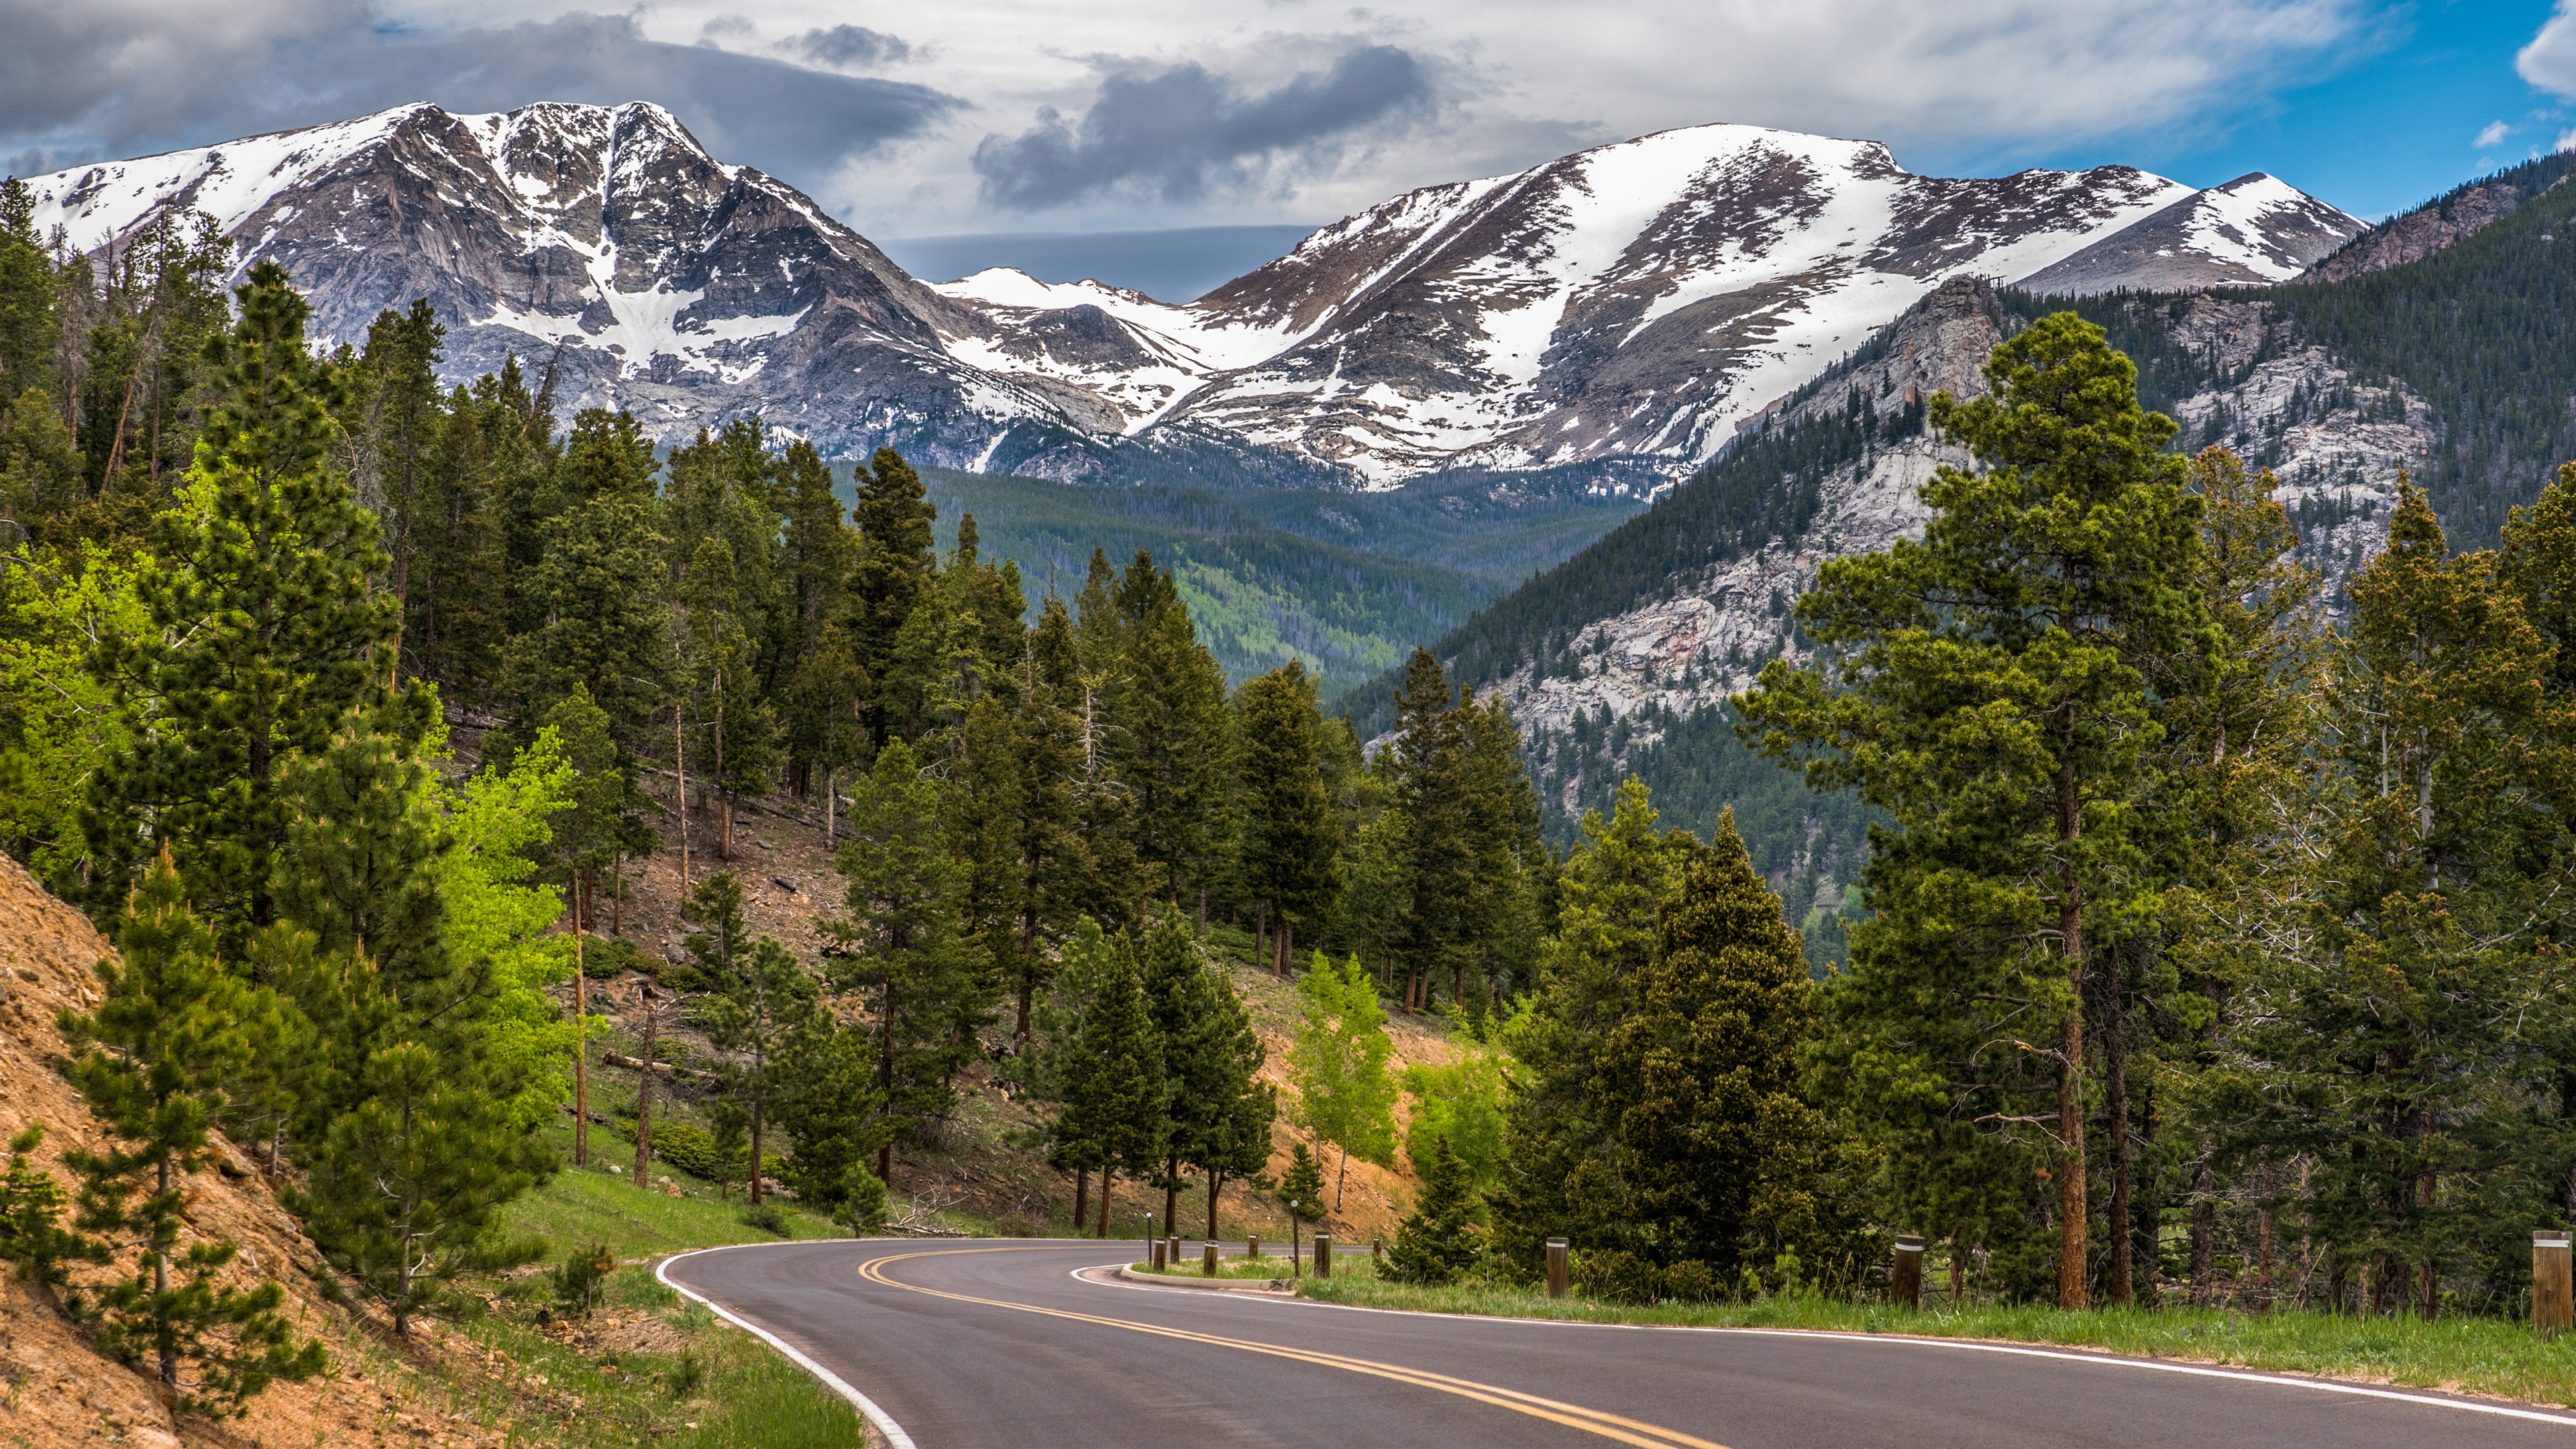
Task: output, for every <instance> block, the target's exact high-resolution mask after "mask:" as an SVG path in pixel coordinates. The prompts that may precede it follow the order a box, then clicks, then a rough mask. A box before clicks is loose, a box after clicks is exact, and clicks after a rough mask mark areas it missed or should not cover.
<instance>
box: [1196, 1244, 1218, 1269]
mask: <svg viewBox="0 0 2576 1449" xmlns="http://www.w3.org/2000/svg"><path fill="white" fill-rule="evenodd" d="M1199 1272H1200V1274H1201V1275H1202V1276H1204V1277H1209V1278H1213V1277H1215V1276H1216V1244H1214V1243H1210V1244H1208V1245H1207V1254H1206V1256H1204V1257H1202V1258H1201V1259H1200V1260H1199Z"/></svg>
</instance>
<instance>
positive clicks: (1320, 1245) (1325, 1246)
mask: <svg viewBox="0 0 2576 1449" xmlns="http://www.w3.org/2000/svg"><path fill="white" fill-rule="evenodd" d="M1315 1276H1316V1277H1318V1278H1330V1277H1332V1276H1333V1235H1332V1234H1330V1233H1317V1234H1316V1235H1315Z"/></svg>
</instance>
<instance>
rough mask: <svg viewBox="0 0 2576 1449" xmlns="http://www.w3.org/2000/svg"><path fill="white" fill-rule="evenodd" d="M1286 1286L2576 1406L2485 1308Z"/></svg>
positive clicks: (1491, 1311)
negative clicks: (2052, 1304) (2429, 1317)
mask: <svg viewBox="0 0 2576 1449" xmlns="http://www.w3.org/2000/svg"><path fill="white" fill-rule="evenodd" d="M1297 1291H1298V1292H1299V1293H1301V1294H1303V1295H1304V1296H1306V1297H1309V1298H1313V1299H1317V1300H1319V1301H1321V1302H1325V1303H1346V1304H1352V1305H1355V1306H1359V1307H1367V1308H1396V1309H1409V1310H1412V1311H1415V1312H1424V1313H1465V1314H1482V1315H1486V1316H1491V1317H1500V1318H1549V1319H1567V1320H1572V1321H1575V1322H1583V1323H1644V1324H1667V1325H1672V1326H1675V1327H1689V1328H1798V1329H1815V1330H1823V1331H1829V1332H1838V1333H1887V1334H1913V1335H1920V1336H1924V1337H1931V1338H1964V1339H1988V1340H1996V1341H2002V1342H2007V1343H2033V1344H2054V1345H2060V1346H2064V1347H2070V1348H2089V1349H2098V1350H2101V1351H2103V1352H2107V1353H2118V1354H2127V1355H2130V1356H2132V1357H2136V1358H2170V1359H2188V1360H2192V1361H2195V1362H2202V1363H2215V1364H2228V1365H2232V1366H2235V1367H2239V1368H2250V1369H2263V1370H2267V1371H2271V1372H2277V1373H2296V1374H2313V1375H2316V1376H2318V1377H2321V1378H2335V1379H2348V1380H2353V1381H2356V1382H2362V1383H2373V1384H2392V1385H2400V1386H2403V1387H2407V1388H2420V1389H2432V1390H2436V1391H2439V1392H2445V1393H2457V1394H2474V1395H2478V1396H2480V1397H2483V1398H2494V1399H2513V1400H2518V1401H2520V1402H2524V1403H2533V1404H2548V1405H2552V1406H2556V1407H2576V1340H2569V1339H2561V1340H2560V1341H2558V1342H2556V1343H2543V1342H2541V1341H2540V1340H2539V1339H2538V1338H2537V1337H2535V1336H2534V1335H2533V1333H2532V1331H2531V1329H2530V1328H2529V1326H2527V1325H2524V1324H2519V1323H2508V1322H2504V1321H2502V1320H2499V1319H2492V1318H2445V1319H2437V1320H2435V1321H2434V1322H2431V1323H2426V1322H2423V1321H2422V1320H2420V1319H2416V1318H2374V1319H2369V1320H2366V1321H2365V1320H2358V1319H2352V1318H2330V1317H2327V1316H2325V1315H2323V1314H2317V1313H2298V1312H2291V1311H2287V1310H2284V1311H2281V1312H2276V1313H2272V1314H2270V1315H2256V1314H2250V1313H2237V1312H2230V1311H2227V1310H2223V1309H2207V1308H2165V1309H2161V1310H2157V1311H2153V1312H2149V1311H2144V1310H2133V1309H2099V1310H2093V1311H2088V1312H2080V1313H2078V1312H2066V1311H2062V1310H2059V1309H2055V1308H2038V1307H1993V1308H1964V1309H1960V1310H1958V1311H1956V1312H1945V1311H1939V1310H1925V1311H1923V1312H1919V1313H1909V1312H1906V1311H1904V1310H1901V1309H1896V1308H1890V1307H1888V1306H1886V1305H1884V1304H1856V1303H1842V1302H1836V1301H1832V1300H1829V1299H1823V1298H1813V1297H1803V1296H1800V1297H1779V1298H1764V1299H1758V1300H1755V1301H1753V1302H1750V1303H1698V1304H1679V1303H1667V1304H1660V1305H1657V1306H1655V1307H1652V1308H1638V1307H1629V1306H1625V1305H1622V1304H1616V1303H1604V1302H1601V1301H1598V1300H1595V1299H1589V1298H1549V1297H1546V1296H1545V1295H1543V1294H1539V1293H1534V1292H1522V1291H1519V1290H1516V1289H1510V1288H1497V1287H1487V1286H1471V1285H1462V1286H1455V1287H1446V1288H1418V1287H1410V1286H1407V1285H1403V1284H1397V1283H1388V1282H1384V1281H1381V1280H1378V1279H1375V1278H1361V1277H1356V1276H1354V1277H1335V1278H1332V1279H1328V1280H1322V1281H1318V1280H1315V1279H1311V1278H1310V1279H1307V1280H1306V1281H1304V1282H1303V1283H1300V1284H1299V1285H1298V1289H1297Z"/></svg>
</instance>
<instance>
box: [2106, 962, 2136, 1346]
mask: <svg viewBox="0 0 2576 1449" xmlns="http://www.w3.org/2000/svg"><path fill="white" fill-rule="evenodd" d="M2113 955H2114V956H2115V957H2116V956H2117V953H2116V952H2114V953H2113ZM2112 969H2113V970H2115V971H2116V970H2117V969H2118V967H2117V966H2116V965H2114V966H2113V968H2112ZM2109 985H2110V988H2111V989H2110V999H2109V1001H2108V1002H2106V1003H2105V1004H2104V1007H2103V1015H2102V1087H2103V1096H2104V1097H2105V1098H2107V1100H2106V1101H2105V1102H2104V1104H2103V1117H2104V1118H2105V1119H2106V1120H2107V1121H2108V1122H2109V1123H2110V1126H2111V1222H2110V1228H2111V1301H2112V1302H2113V1303H2115V1304H2117V1305H2119V1306H2120V1307H2122V1308H2127V1307H2129V1306H2131V1305H2132V1304H2134V1303H2135V1302H2136V1301H2137V1295H2136V1291H2135V1284H2134V1282H2133V1279H2132V1276H2131V1263H2130V1245H2131V1243H2132V1242H2133V1241H2134V1240H2135V1238H2136V1236H2137V1235H2136V1234H2135V1233H2134V1232H2133V1231H2131V1229H2130V1225H2129V1053H2128V1043H2127V1038H2128V1031H2127V1022H2126V1020H2125V1018H2126V1015H2127V1012H2126V1010H2125V1006H2126V1002H2125V1000H2124V996H2123V993H2122V992H2121V990H2120V983H2119V982H2118V981H2116V980H2115V981H2112V982H2110V983H2109Z"/></svg>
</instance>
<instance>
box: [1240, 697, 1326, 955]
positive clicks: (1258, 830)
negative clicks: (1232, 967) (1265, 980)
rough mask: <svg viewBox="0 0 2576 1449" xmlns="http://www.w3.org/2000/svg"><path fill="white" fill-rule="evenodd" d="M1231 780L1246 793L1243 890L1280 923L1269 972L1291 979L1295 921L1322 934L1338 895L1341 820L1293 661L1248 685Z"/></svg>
mask: <svg viewBox="0 0 2576 1449" xmlns="http://www.w3.org/2000/svg"><path fill="white" fill-rule="evenodd" d="M1236 706H1237V708H1238V709H1239V710H1240V711H1241V713H1242V723H1241V725H1240V727H1239V733H1240V736H1241V739H1242V749H1241V753H1240V754H1239V756H1238V757H1237V760H1236V765H1235V769H1236V777H1237V779H1238V780H1239V781H1240V784H1241V789H1242V793H1243V806H1242V809H1243V831H1242V862H1243V869H1242V875H1243V888H1244V892H1245V893H1246V894H1247V895H1249V896H1251V897H1252V899H1253V900H1255V901H1257V902H1259V903H1261V904H1262V905H1263V906H1264V907H1266V908H1267V909H1268V910H1270V911H1272V912H1275V913H1276V915H1277V917H1278V921H1279V935H1278V940H1277V945H1276V946H1275V947H1274V949H1273V950H1272V953H1271V960H1272V962H1273V966H1272V969H1273V970H1275V971H1277V972H1278V973H1279V974H1281V975H1283V976H1284V975H1286V974H1288V966H1289V963H1290V962H1291V961H1292V960H1294V959H1295V950H1296V924H1297V923H1298V922H1300V921H1303V922H1304V923H1306V925H1307V926H1308V928H1309V929H1311V930H1317V931H1320V929H1321V928H1322V926H1323V924H1324V923H1325V921H1326V920H1327V919H1329V917H1330V915H1331V913H1332V910H1333V908H1334V906H1335V905H1336V904H1337V903H1338V900H1339V897H1340V895H1341V879H1340V875H1341V869H1340V867H1341V860H1340V846H1341V822H1340V821H1339V820H1337V819H1335V818H1334V813H1333V802H1332V797H1331V796H1330V795H1329V794H1328V793H1327V792H1326V790H1325V786H1324V775H1323V762H1322V759H1321V748H1322V747H1321V738H1320V737H1321V735H1322V730H1323V721H1322V718H1321V716H1320V715H1319V714H1318V713H1317V711H1316V709H1315V685H1314V682H1313V681H1312V680H1311V679H1309V678H1308V677H1307V674H1306V669H1305V666H1304V665H1302V664H1300V663H1298V662H1296V661H1294V660H1291V661H1289V663H1288V664H1286V665H1285V666H1283V667H1281V668H1278V669H1274V670H1272V671H1270V672H1269V673H1268V674H1265V675H1262V676H1261V677H1260V678H1258V679H1254V680H1250V681H1248V682H1246V683H1245V684H1244V686H1243V688H1242V690H1241V691H1239V692H1238V694H1237V696H1236Z"/></svg>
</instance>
